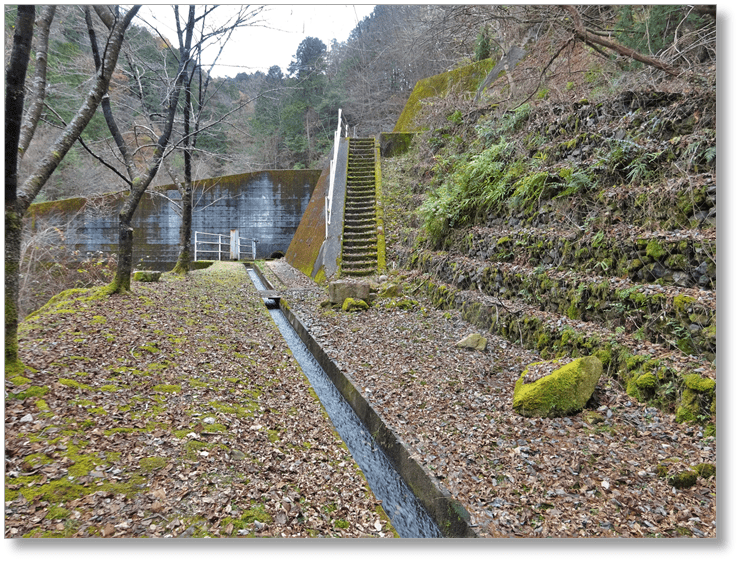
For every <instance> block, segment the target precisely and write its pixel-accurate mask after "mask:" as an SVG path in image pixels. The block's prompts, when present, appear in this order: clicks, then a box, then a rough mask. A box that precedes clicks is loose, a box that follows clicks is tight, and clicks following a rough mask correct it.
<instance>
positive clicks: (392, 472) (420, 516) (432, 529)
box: [247, 269, 442, 538]
mask: <svg viewBox="0 0 740 562" xmlns="http://www.w3.org/2000/svg"><path fill="white" fill-rule="evenodd" d="M247 271H248V272H249V276H250V278H251V279H252V282H253V283H254V285H255V287H257V289H259V290H264V289H265V286H264V285H263V283H262V281H261V279H260V278H259V276H258V275H257V273H256V272H255V271H254V270H252V269H247ZM268 309H269V310H270V314H271V315H272V318H273V319H274V320H275V323H276V324H277V325H278V328H279V329H280V332H281V334H282V335H283V337H284V338H285V341H286V343H287V344H288V347H289V348H290V350H291V351H292V352H293V356H294V357H295V358H296V360H297V361H298V364H299V365H300V366H301V369H303V372H304V373H305V374H306V377H307V378H308V381H309V382H310V383H311V386H312V387H313V389H314V391H315V392H316V394H317V395H318V397H319V400H321V404H322V405H323V406H324V409H325V410H326V412H327V413H328V414H329V417H330V418H331V421H332V423H333V424H334V427H335V428H336V430H337V433H339V436H340V437H341V438H342V439H343V440H344V442H345V443H346V444H347V448H348V449H349V451H350V453H352V456H353V457H354V459H355V461H356V462H357V464H358V465H359V467H360V468H361V469H362V472H363V473H364V474H365V478H366V479H367V482H368V484H369V485H370V489H371V490H372V491H373V493H374V494H375V497H377V498H378V499H379V500H381V501H382V502H383V509H385V512H386V513H387V514H388V516H389V517H390V519H391V523H393V526H394V527H395V529H396V531H397V532H398V534H399V535H400V536H401V537H403V538H433V537H441V536H442V534H441V533H440V531H439V528H438V527H437V525H436V524H435V523H434V521H433V520H432V518H431V517H430V516H429V514H428V513H427V512H426V510H425V509H424V508H423V507H422V505H421V504H420V503H419V500H418V499H417V498H416V496H414V494H413V493H412V492H411V490H410V489H409V487H408V486H407V485H406V483H405V482H404V481H403V480H402V479H401V477H400V476H399V474H398V472H396V469H395V468H394V467H393V464H392V463H391V462H390V460H389V459H388V457H387V456H386V455H385V453H383V451H382V450H381V449H380V447H378V446H377V445H376V443H375V440H374V439H373V436H372V435H371V434H370V432H369V431H368V430H367V428H366V427H365V425H364V424H363V423H362V422H361V421H360V418H358V417H357V414H355V411H354V410H353V409H352V407H351V406H350V405H349V404H348V403H347V401H346V400H345V399H344V397H343V396H342V395H341V394H340V393H339V391H338V390H337V388H336V387H335V386H334V383H332V382H331V379H330V378H329V376H328V375H327V374H326V371H324V369H323V368H322V367H321V365H319V363H318V361H316V359H315V358H314V356H313V355H312V354H311V352H310V351H309V350H308V348H307V347H306V346H305V344H304V343H303V341H301V339H300V337H298V334H297V333H296V331H295V330H294V329H293V327H292V326H291V325H290V323H289V322H288V320H287V319H286V318H285V315H284V314H283V312H282V310H280V309H279V308H271V307H268Z"/></svg>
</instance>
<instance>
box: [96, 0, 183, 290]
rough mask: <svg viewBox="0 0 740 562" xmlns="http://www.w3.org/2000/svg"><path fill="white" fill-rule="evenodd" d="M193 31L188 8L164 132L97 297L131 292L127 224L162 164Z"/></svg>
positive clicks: (127, 210) (121, 218)
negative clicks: (113, 266)
mask: <svg viewBox="0 0 740 562" xmlns="http://www.w3.org/2000/svg"><path fill="white" fill-rule="evenodd" d="M174 8H175V16H176V18H177V21H178V22H179V12H178V8H177V6H175V7H174ZM178 26H179V23H178ZM194 27H195V6H193V5H191V6H190V10H189V17H188V21H187V24H186V29H185V43H184V44H183V45H181V46H180V64H179V66H178V70H177V77H176V79H175V84H174V87H173V88H172V91H171V92H170V95H169V98H168V99H167V117H166V121H165V124H164V131H163V132H162V134H161V135H160V137H159V139H158V140H157V147H156V148H155V150H154V155H153V156H152V159H151V160H150V162H149V168H148V170H147V171H146V172H145V173H143V174H141V175H139V176H137V177H136V178H132V182H131V193H130V194H129V196H128V198H127V199H126V201H125V202H124V204H123V207H122V208H121V211H120V212H119V213H118V222H119V225H118V265H117V267H116V274H115V276H114V277H113V281H112V282H111V283H110V284H109V285H107V286H105V287H103V289H102V290H101V292H100V293H99V294H100V295H101V296H102V295H112V294H115V293H122V292H126V291H129V290H131V273H132V271H133V249H134V229H133V227H132V226H131V220H132V219H133V216H134V213H135V212H136V208H137V207H138V206H139V201H141V198H142V197H143V195H144V192H145V191H146V190H147V188H148V187H149V185H150V184H151V183H152V180H153V179H154V176H156V175H157V171H158V170H159V167H160V165H161V164H162V158H163V157H164V151H165V148H166V147H167V143H168V142H169V140H170V136H171V135H172V128H173V125H174V121H175V115H176V113H177V104H178V101H179V99H180V92H181V90H182V89H183V84H184V82H185V77H186V74H187V72H186V70H187V67H188V64H189V62H190V54H191V53H190V51H191V47H192V40H193V30H194ZM111 132H112V131H111Z"/></svg>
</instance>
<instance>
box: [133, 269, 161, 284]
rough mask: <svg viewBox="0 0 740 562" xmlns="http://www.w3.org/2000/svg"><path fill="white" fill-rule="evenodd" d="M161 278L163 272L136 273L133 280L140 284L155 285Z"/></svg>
mask: <svg viewBox="0 0 740 562" xmlns="http://www.w3.org/2000/svg"><path fill="white" fill-rule="evenodd" d="M161 276H162V272H161V271H134V275H133V279H134V281H139V282H140V283H154V282H156V281H159V278H160V277H161Z"/></svg>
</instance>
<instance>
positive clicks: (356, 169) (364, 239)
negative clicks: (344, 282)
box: [341, 138, 378, 277]
mask: <svg viewBox="0 0 740 562" xmlns="http://www.w3.org/2000/svg"><path fill="white" fill-rule="evenodd" d="M377 268H378V237H377V220H376V215H375V139H374V138H363V139H350V140H349V158H348V161H347V193H346V198H345V206H344V236H343V238H342V269H341V271H342V275H347V276H351V277H366V276H369V275H373V274H374V273H375V272H376V270H377Z"/></svg>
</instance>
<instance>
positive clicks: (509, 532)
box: [265, 260, 716, 537]
mask: <svg viewBox="0 0 740 562" xmlns="http://www.w3.org/2000/svg"><path fill="white" fill-rule="evenodd" d="M265 269H266V270H267V271H266V273H267V275H268V279H271V281H272V282H273V284H275V286H276V288H279V289H280V290H281V293H282V294H283V295H284V297H285V298H286V299H287V301H288V303H289V305H290V307H291V309H292V311H293V312H294V313H295V314H296V316H298V318H299V319H300V320H301V321H302V323H303V324H304V325H305V326H306V327H307V328H308V330H309V331H310V332H311V334H312V335H313V337H314V338H315V339H316V340H317V341H318V342H319V343H320V344H321V345H322V347H323V348H324V349H325V351H326V352H327V353H328V354H329V355H330V356H331V357H332V358H333V359H334V361H335V362H336V363H337V364H338V365H339V366H340V367H341V368H342V369H343V370H344V371H345V372H346V373H347V374H349V375H351V376H352V377H353V379H354V380H355V381H357V383H358V384H359V385H360V386H361V387H362V392H363V393H364V394H365V396H366V397H367V398H368V400H369V401H370V402H371V403H372V404H373V406H374V408H375V409H376V411H377V412H378V413H379V414H380V415H381V416H382V417H383V418H384V419H385V421H386V423H387V424H388V425H389V426H391V427H392V428H394V430H395V431H396V433H397V434H398V435H399V436H400V437H401V438H402V439H403V440H404V441H405V442H406V443H407V444H408V446H409V449H410V452H411V454H412V455H413V456H414V457H415V458H416V459H417V460H418V461H419V462H421V463H423V464H424V465H426V467H427V468H428V469H429V470H430V471H431V472H432V473H433V474H434V475H435V476H436V477H437V478H439V479H440V480H441V481H442V482H443V483H444V484H445V486H446V487H447V488H448V489H449V490H450V491H451V492H452V494H453V495H454V496H455V497H456V498H457V499H458V500H459V501H460V502H461V503H462V504H463V505H464V506H465V507H466V508H467V509H468V511H469V512H470V515H471V522H472V524H473V525H474V526H475V529H476V531H477V532H478V533H479V535H480V536H482V537H510V536H515V537H597V536H598V537H643V536H645V537H680V536H691V537H714V536H716V521H715V519H716V503H715V493H716V486H715V478H714V476H708V477H707V478H704V477H699V478H698V480H697V483H696V484H695V485H693V486H692V487H689V488H685V489H680V488H675V487H674V486H672V485H671V484H670V483H669V482H670V478H671V477H672V476H673V475H675V474H678V473H680V472H683V471H688V470H690V469H691V468H692V467H695V466H697V465H700V464H701V463H712V464H714V463H715V462H716V459H715V454H716V447H715V439H714V438H713V437H705V436H704V435H703V434H702V433H701V430H700V429H699V428H696V427H693V426H689V425H685V424H677V423H675V421H674V417H673V416H672V415H670V414H666V413H664V412H660V411H658V410H656V409H655V408H651V407H647V406H645V405H644V404H639V403H637V402H636V401H635V400H634V399H633V398H631V397H630V396H628V395H627V394H626V393H625V392H624V391H623V389H621V388H618V386H617V383H616V382H615V381H613V380H608V379H606V377H602V380H601V381H600V384H599V386H598V387H597V390H596V392H595V394H594V399H593V400H592V402H591V403H589V407H588V409H587V410H585V411H584V412H582V413H580V414H578V415H574V416H571V417H569V418H557V419H544V420H538V419H528V418H523V417H521V416H519V415H517V414H516V413H514V412H513V410H512V408H511V398H512V392H513V387H514V383H515V382H516V380H517V379H518V377H519V375H520V373H521V371H522V370H523V369H524V368H525V366H526V365H527V364H529V363H531V362H533V361H538V360H540V358H539V356H538V355H537V354H536V353H534V352H532V351H530V350H527V349H524V348H522V347H520V346H518V345H514V344H512V343H510V342H509V341H507V340H505V339H503V338H500V337H498V336H494V335H491V334H487V337H488V348H487V350H486V351H485V352H477V351H475V352H474V351H467V350H462V349H458V348H455V347H454V344H455V342H457V341H459V340H460V339H462V338H463V337H465V336H467V335H468V334H470V333H473V332H476V331H477V330H476V329H475V328H474V327H473V326H472V325H470V324H468V323H467V322H465V321H463V320H461V319H460V318H459V317H458V316H457V315H456V314H455V313H454V312H442V311H438V310H435V309H434V308H433V307H432V306H431V305H430V304H429V303H428V302H426V301H425V300H424V298H422V297H421V296H419V295H416V294H414V292H413V289H414V287H415V286H416V285H418V282H417V283H416V284H415V283H414V274H410V273H407V274H405V277H404V276H401V275H399V274H394V275H392V280H394V281H397V282H401V283H402V286H403V287H404V290H405V294H406V295H407V296H410V297H412V298H413V299H415V300H416V305H415V306H414V307H413V308H412V309H411V310H403V309H402V308H399V307H395V306H392V305H391V301H390V300H388V299H378V300H376V301H375V304H374V306H373V307H371V308H370V309H369V310H368V311H365V312H361V313H351V314H347V313H342V312H341V311H336V310H327V309H324V308H322V307H321V306H320V304H321V302H322V301H324V300H325V299H326V298H327V297H326V290H325V289H324V288H322V287H320V286H318V285H316V284H314V283H313V282H312V281H311V280H310V279H309V278H307V277H306V276H305V275H303V274H302V273H300V272H298V271H296V270H295V269H293V268H292V267H291V266H290V265H289V264H287V263H286V262H285V261H284V260H278V261H270V262H267V263H266V268H265ZM587 420H588V421H587Z"/></svg>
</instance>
